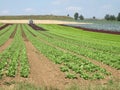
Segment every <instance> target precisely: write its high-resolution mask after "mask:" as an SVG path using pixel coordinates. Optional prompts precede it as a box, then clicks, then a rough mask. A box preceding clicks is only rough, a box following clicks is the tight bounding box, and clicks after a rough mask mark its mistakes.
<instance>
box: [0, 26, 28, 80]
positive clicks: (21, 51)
mask: <svg viewBox="0 0 120 90" xmlns="http://www.w3.org/2000/svg"><path fill="white" fill-rule="evenodd" d="M15 26H16V25H13V26H12V28H11V29H13V30H14V29H15ZM11 29H10V31H13V30H11ZM11 33H12V32H11ZM11 33H10V32H9V34H11ZM8 36H10V35H8ZM6 37H7V36H6ZM20 56H21V57H20ZM24 57H27V55H26V51H25V45H24V42H23V39H22V36H21V29H20V25H18V27H17V32H16V34H15V37H14V40H13V42H12V44H11V45H10V46H9V47H8V48H7V49H6V50H5V51H4V52H2V53H1V54H0V60H1V62H0V77H1V78H2V76H3V75H7V76H10V77H15V75H16V74H17V73H18V72H17V71H18V65H19V64H21V66H20V68H24V69H22V71H20V72H22V76H23V77H28V74H29V65H28V61H27V58H24ZM19 60H21V61H19Z"/></svg>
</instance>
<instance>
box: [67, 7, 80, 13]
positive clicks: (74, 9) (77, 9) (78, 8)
mask: <svg viewBox="0 0 120 90" xmlns="http://www.w3.org/2000/svg"><path fill="white" fill-rule="evenodd" d="M66 10H67V11H72V12H73V11H74V12H79V11H81V10H82V8H81V7H75V6H70V7H67V8H66Z"/></svg>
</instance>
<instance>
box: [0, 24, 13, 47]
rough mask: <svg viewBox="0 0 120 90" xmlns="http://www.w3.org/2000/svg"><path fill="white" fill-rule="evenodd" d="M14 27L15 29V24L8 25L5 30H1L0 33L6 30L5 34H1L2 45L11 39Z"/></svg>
mask: <svg viewBox="0 0 120 90" xmlns="http://www.w3.org/2000/svg"><path fill="white" fill-rule="evenodd" d="M8 29H9V30H8ZM14 29H15V25H13V26H10V27H7V28H5V29H4V30H2V31H0V34H1V33H4V32H5V33H4V34H2V35H1V36H0V46H1V45H3V44H4V43H5V42H6V41H7V40H8V39H9V37H10V35H11V33H12V32H13V31H14ZM6 31H7V32H6Z"/></svg>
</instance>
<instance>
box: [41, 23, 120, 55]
mask: <svg viewBox="0 0 120 90" xmlns="http://www.w3.org/2000/svg"><path fill="white" fill-rule="evenodd" d="M39 26H42V27H43V28H45V29H47V30H49V31H48V32H49V33H52V34H55V35H57V36H62V37H64V38H65V39H67V40H66V41H69V42H71V43H73V42H74V43H75V44H79V45H81V46H85V47H88V48H94V49H99V50H103V51H108V52H113V53H119V49H120V47H119V46H120V42H119V38H120V36H119V35H116V36H115V35H110V34H105V35H104V34H100V33H93V32H86V31H82V30H78V29H74V28H72V27H65V26H59V25H39ZM53 36H54V35H53ZM104 36H105V37H104Z"/></svg>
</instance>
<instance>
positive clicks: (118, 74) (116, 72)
mask: <svg viewBox="0 0 120 90" xmlns="http://www.w3.org/2000/svg"><path fill="white" fill-rule="evenodd" d="M37 38H38V39H39V40H40V41H42V42H43V43H45V44H47V45H49V46H52V47H54V48H56V49H58V50H61V51H63V52H65V53H70V54H72V55H75V56H77V57H79V58H83V59H86V60H89V61H90V62H92V63H93V64H95V65H97V66H100V67H102V68H105V69H106V70H107V71H109V72H110V73H112V75H113V77H114V78H115V79H116V80H117V79H118V80H120V70H116V69H114V68H112V67H110V66H108V65H106V64H103V63H102V62H99V61H96V60H94V59H91V58H88V57H85V56H83V55H80V54H77V53H75V52H72V51H70V50H67V49H64V48H61V47H58V46H55V45H53V44H51V43H49V42H47V41H46V40H43V39H41V38H39V37H37Z"/></svg>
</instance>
